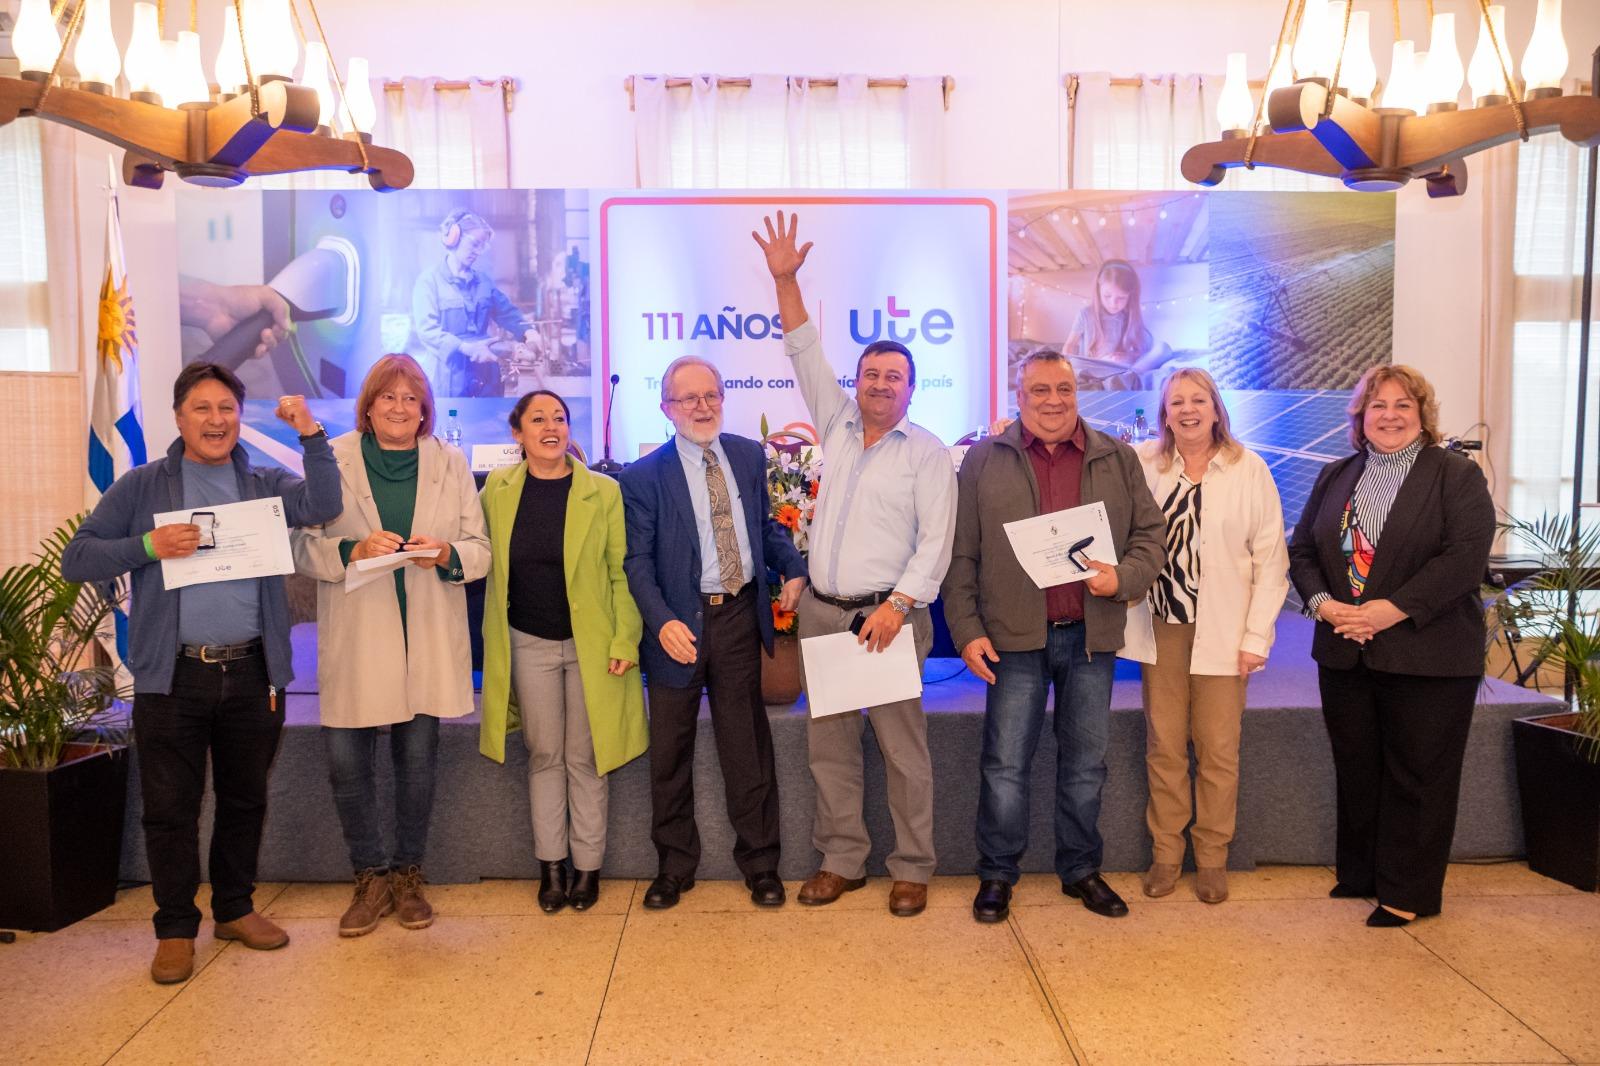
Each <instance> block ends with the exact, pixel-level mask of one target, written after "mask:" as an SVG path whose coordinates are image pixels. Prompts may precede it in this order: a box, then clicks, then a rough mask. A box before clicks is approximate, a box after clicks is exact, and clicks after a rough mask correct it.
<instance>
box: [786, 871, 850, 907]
mask: <svg viewBox="0 0 1600 1066" xmlns="http://www.w3.org/2000/svg"><path fill="white" fill-rule="evenodd" d="M866 883H867V879H866V878H865V877H856V878H845V877H840V876H839V875H838V874H836V873H833V872H832V871H830V870H818V871H817V872H816V873H814V874H812V875H811V876H810V877H809V878H807V879H806V883H805V884H803V885H801V886H800V895H799V896H797V897H796V898H797V899H799V900H800V902H801V903H804V904H805V905H806V906H808V907H820V906H822V905H823V904H824V903H832V902H833V901H834V900H836V899H838V898H839V897H840V896H842V895H844V894H845V893H846V892H854V891H855V890H856V889H858V888H861V887H862V886H863V885H865V884H866Z"/></svg>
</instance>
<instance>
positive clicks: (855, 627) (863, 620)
mask: <svg viewBox="0 0 1600 1066" xmlns="http://www.w3.org/2000/svg"><path fill="white" fill-rule="evenodd" d="M866 624H867V616H866V615H864V614H857V615H856V616H855V617H854V618H852V619H850V632H851V633H853V634H854V635H856V636H858V637H859V636H860V635H861V627H862V626H864V625H866Z"/></svg>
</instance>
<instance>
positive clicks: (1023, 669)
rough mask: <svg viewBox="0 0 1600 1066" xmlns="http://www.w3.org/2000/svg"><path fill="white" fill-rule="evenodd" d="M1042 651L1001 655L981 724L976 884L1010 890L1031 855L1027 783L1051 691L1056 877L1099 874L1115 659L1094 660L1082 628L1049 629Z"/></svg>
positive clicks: (1067, 879) (1106, 654) (1105, 656)
mask: <svg viewBox="0 0 1600 1066" xmlns="http://www.w3.org/2000/svg"><path fill="white" fill-rule="evenodd" d="M1048 632H1049V635H1048V637H1047V638H1046V643H1045V646H1044V648H1043V649H1042V650H1040V651H1003V652H1000V661H999V662H998V663H995V664H994V666H993V669H994V676H995V683H994V684H993V685H991V686H989V693H988V699H987V701H986V706H985V709H984V719H983V758H982V761H981V762H980V764H979V766H980V773H981V775H982V776H981V780H980V782H979V790H978V877H979V878H981V879H982V880H985V881H1005V882H1006V883H1007V884H1016V883H1017V879H1018V878H1019V877H1021V875H1022V871H1021V867H1020V865H1019V864H1020V863H1021V861H1022V853H1023V852H1024V851H1026V850H1027V849H1028V777H1029V771H1030V770H1031V769H1032V767H1033V754H1034V751H1035V749H1037V748H1038V746H1039V731H1040V728H1041V727H1042V726H1043V724H1044V707H1045V699H1046V697H1047V696H1048V695H1049V691H1050V686H1051V685H1054V686H1055V690H1056V713H1055V731H1056V874H1057V875H1058V876H1059V877H1060V878H1061V881H1062V883H1063V884H1071V883H1072V882H1074V881H1079V880H1081V879H1083V878H1085V877H1087V876H1089V875H1090V874H1092V873H1096V872H1098V871H1099V869H1100V859H1101V853H1102V851H1103V850H1104V848H1103V842H1102V841H1101V839H1100V826H1099V822H1100V790H1101V787H1102V786H1103V785H1104V784H1105V780H1106V740H1107V738H1108V736H1109V734H1110V720H1111V680H1112V675H1113V673H1114V672H1115V670H1116V663H1117V659H1116V656H1115V655H1113V654H1111V653H1110V652H1104V653H1100V654H1096V655H1094V656H1093V657H1090V656H1089V655H1087V654H1086V653H1085V650H1084V636H1085V634H1084V627H1083V625H1082V624H1081V623H1080V624H1078V625H1073V626H1065V627H1057V626H1051V627H1050V628H1049V631H1048Z"/></svg>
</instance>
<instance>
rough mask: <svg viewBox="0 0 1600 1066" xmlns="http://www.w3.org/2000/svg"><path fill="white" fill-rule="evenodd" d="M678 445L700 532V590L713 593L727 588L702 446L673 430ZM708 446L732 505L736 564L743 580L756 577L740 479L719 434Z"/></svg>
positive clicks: (709, 593)
mask: <svg viewBox="0 0 1600 1066" xmlns="http://www.w3.org/2000/svg"><path fill="white" fill-rule="evenodd" d="M672 440H673V442H674V443H675V444H676V445H677V446H678V459H679V461H680V462H682V463H683V476H684V478H685V479H687V480H688V482H689V502H690V504H692V505H693V506H694V524H695V529H696V531H698V532H699V534H700V591H701V593H703V594H704V595H707V596H713V595H715V594H717V593H719V592H727V591H728V590H727V589H725V588H723V586H722V566H721V564H720V562H719V561H718V559H717V535H716V533H715V532H714V531H713V530H712V528H711V490H710V489H709V488H707V487H706V453H705V449H704V448H702V447H701V446H700V445H698V444H696V443H695V442H694V441H692V440H689V439H688V438H687V437H684V436H683V435H681V434H674V435H673V438H672ZM711 450H712V452H713V453H715V455H716V457H717V462H718V463H720V464H722V480H723V481H725V482H727V485H728V505H729V506H730V507H731V508H733V533H734V536H736V537H737V538H738V539H739V566H740V571H741V572H742V573H743V574H744V580H745V582H746V583H749V581H750V579H751V578H753V577H755V572H756V568H755V561H754V559H755V557H754V556H752V555H751V554H750V532H749V530H748V529H747V528H746V526H747V525H748V523H746V522H745V520H744V509H743V505H742V504H741V503H740V499H739V481H738V479H737V478H735V477H734V476H733V467H732V466H730V465H729V464H728V453H727V452H725V451H723V450H722V440H721V438H720V437H719V438H718V439H717V440H714V441H712V442H711Z"/></svg>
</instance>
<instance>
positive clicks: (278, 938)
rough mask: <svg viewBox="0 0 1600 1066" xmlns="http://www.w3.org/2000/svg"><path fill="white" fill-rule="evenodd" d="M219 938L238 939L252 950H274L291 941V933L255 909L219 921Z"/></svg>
mask: <svg viewBox="0 0 1600 1066" xmlns="http://www.w3.org/2000/svg"><path fill="white" fill-rule="evenodd" d="M216 936H217V939H218V940H237V941H238V942H239V943H241V944H243V945H244V946H245V947H247V948H249V949H251V950H252V951H272V950H274V949H276V948H281V947H283V946H284V945H285V944H287V943H288V942H289V934H288V933H285V932H284V931H283V930H282V929H280V928H278V927H277V926H276V925H273V924H272V923H271V922H269V921H267V920H266V919H265V918H263V917H261V915H259V914H257V913H256V912H255V911H251V912H250V913H249V914H247V915H245V916H244V917H243V918H238V919H235V920H234V921H231V922H218V923H217V929H216Z"/></svg>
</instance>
